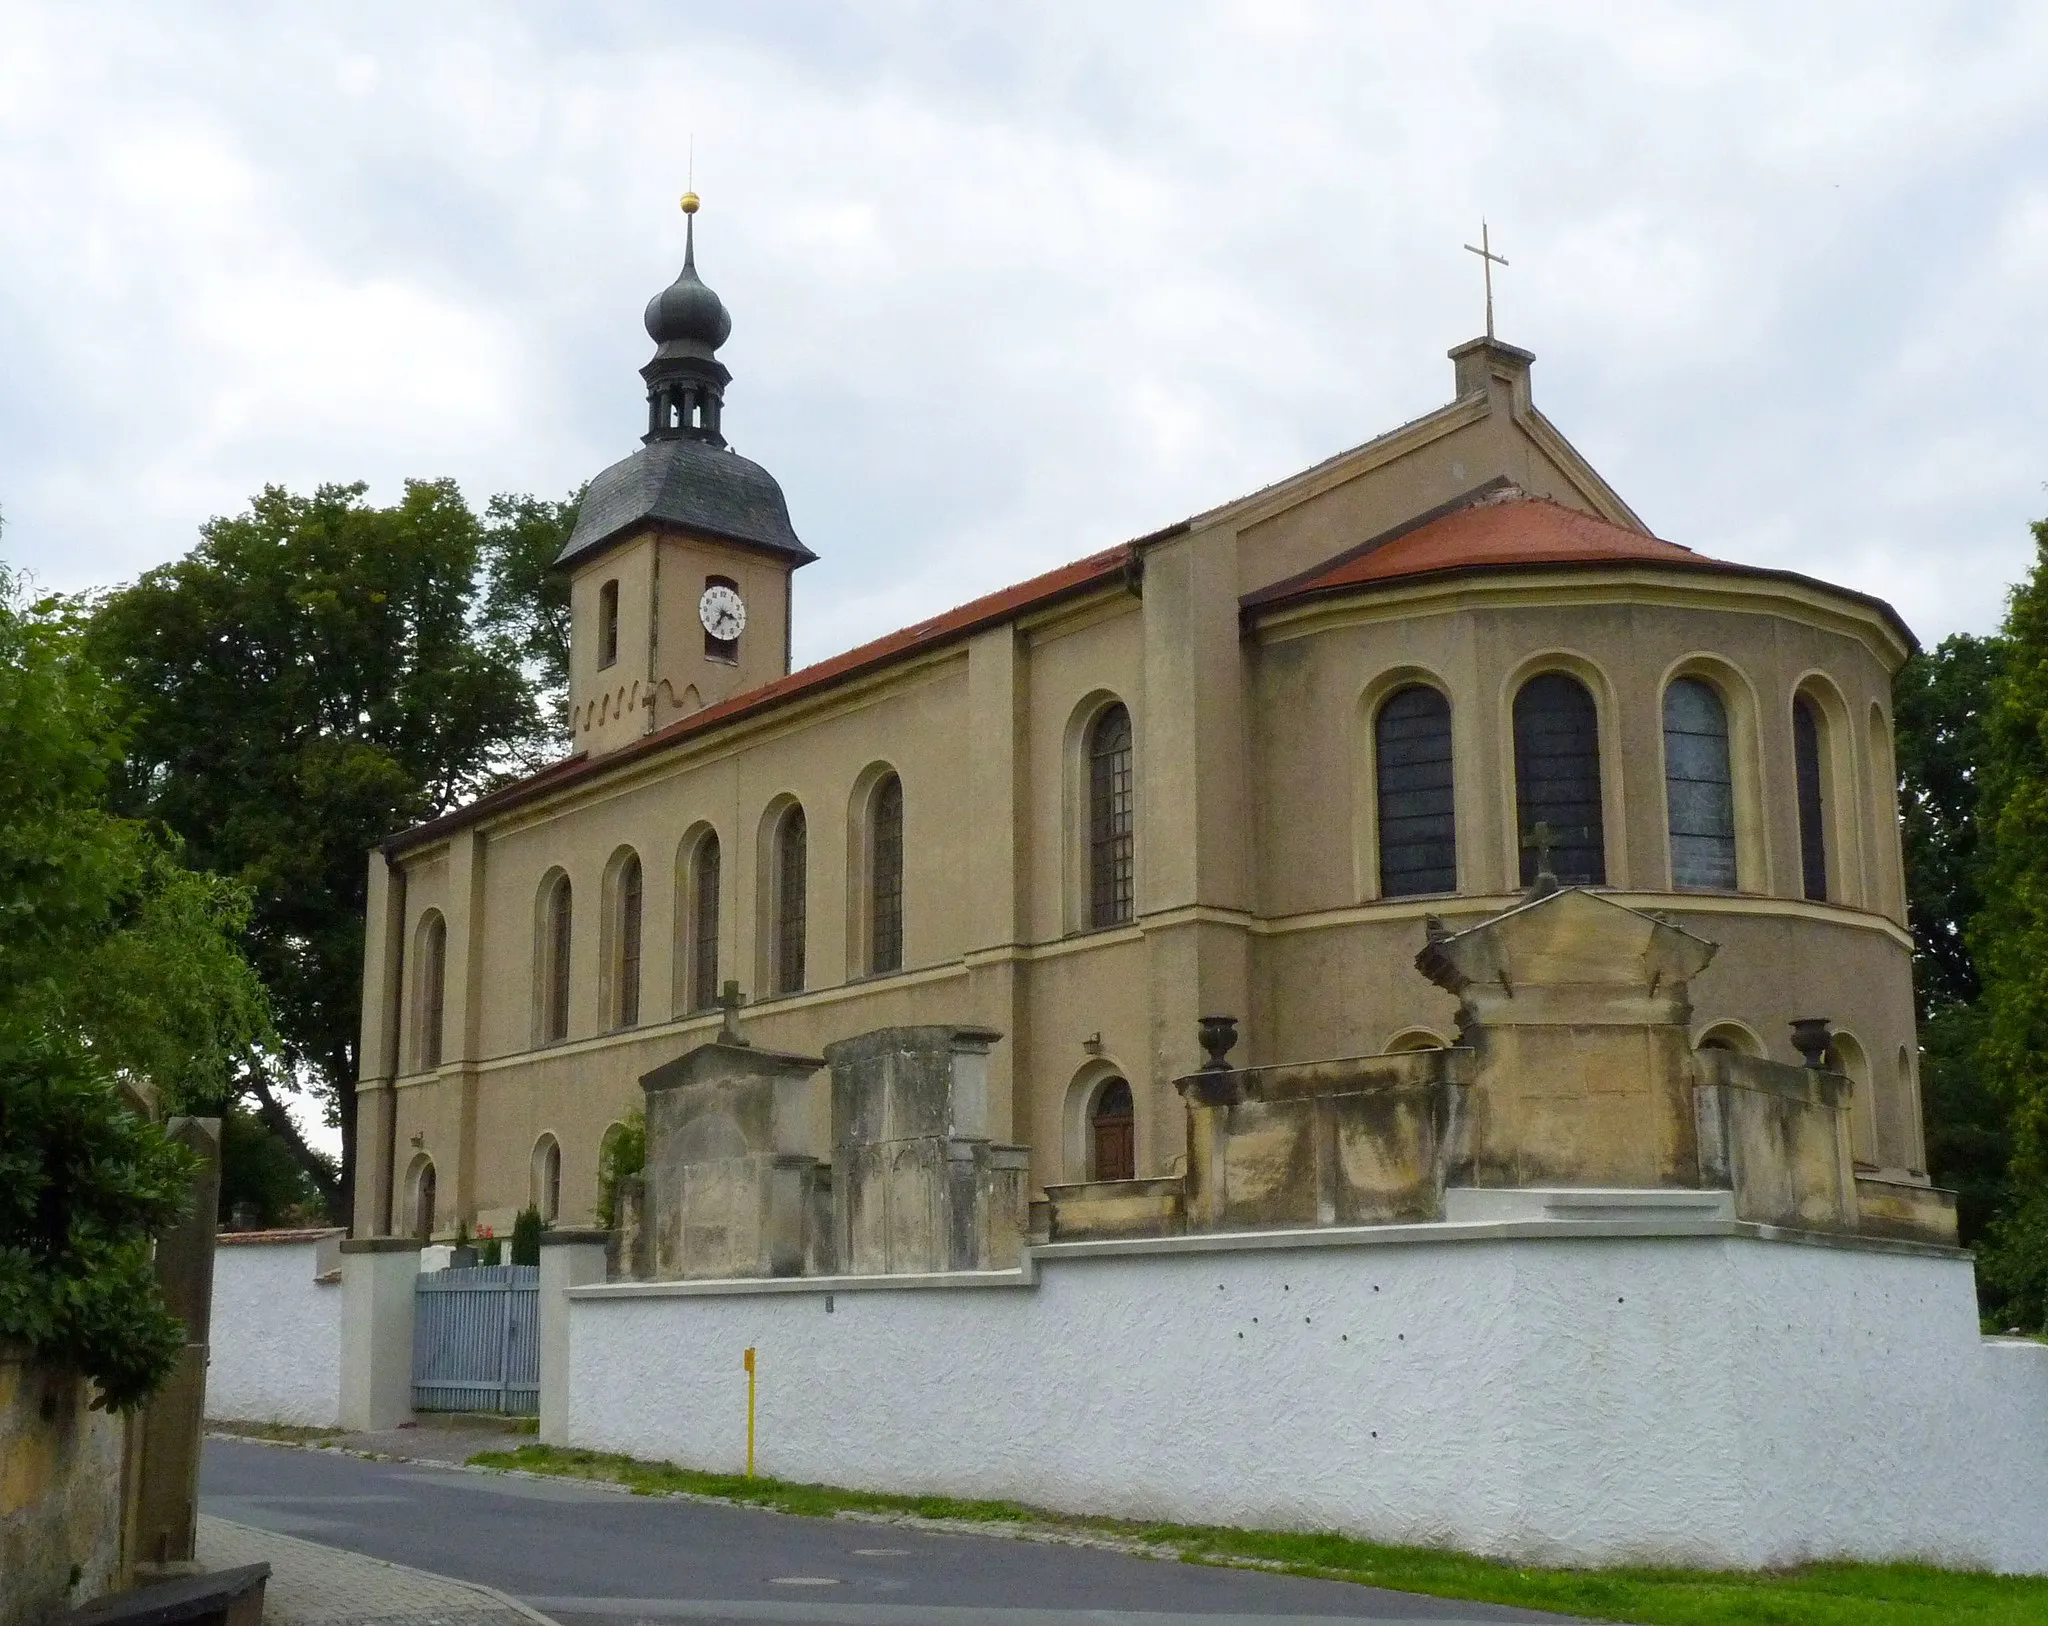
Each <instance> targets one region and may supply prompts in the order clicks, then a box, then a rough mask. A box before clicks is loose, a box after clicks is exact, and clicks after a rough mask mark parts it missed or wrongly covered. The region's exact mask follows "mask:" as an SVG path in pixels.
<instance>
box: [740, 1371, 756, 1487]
mask: <svg viewBox="0 0 2048 1626" xmlns="http://www.w3.org/2000/svg"><path fill="white" fill-rule="evenodd" d="M742 1364H743V1365H745V1367H746V1369H747V1477H748V1478H749V1479H752V1478H753V1477H754V1352H753V1350H752V1349H749V1350H748V1351H747V1354H746V1359H745V1361H744V1362H743V1363H742Z"/></svg>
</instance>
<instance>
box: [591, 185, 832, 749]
mask: <svg viewBox="0 0 2048 1626" xmlns="http://www.w3.org/2000/svg"><path fill="white" fill-rule="evenodd" d="M698 207H699V203H698V198H697V194H696V193H694V192H686V193H684V194H683V214H684V217H685V225H684V238H683V269H682V270H681V271H680V272H679V273H678V274H677V276H676V279H675V281H674V282H672V283H670V284H669V285H668V286H667V287H666V288H664V289H662V291H661V292H660V293H658V294H656V295H655V296H654V297H653V298H652V299H651V300H649V301H648V302H647V311H646V316H645V321H646V326H647V336H648V337H649V338H650V339H652V340H653V341H654V346H655V349H654V355H653V357H652V359H650V360H649V361H648V363H647V365H646V366H644V367H642V368H641V369H640V376H641V378H642V379H644V380H645V381H646V385H647V433H646V434H645V435H643V436H642V437H641V445H640V450H638V451H637V452H634V453H633V454H632V455H631V456H630V457H627V458H624V459H622V460H621V461H619V462H617V463H614V464H613V465H612V466H611V467H610V468H608V469H606V470H605V471H604V472H603V473H602V474H600V475H598V476H597V478H596V479H594V480H592V481H591V482H590V486H589V489H588V490H587V491H586V492H585V493H584V497H583V506H582V508H581V509H580V510H578V512H577V516H576V528H575V530H574V532H573V533H572V534H571V535H570V537H569V541H568V544H567V545H566V546H565V547H564V548H563V549H562V552H561V554H560V555H559V556H558V557H557V558H556V560H555V566H556V568H557V569H559V570H566V571H568V572H569V574H570V585H569V615H570V622H569V712H570V719H571V722H570V726H571V739H570V746H571V748H572V749H574V750H581V751H588V752H590V753H592V754H593V755H596V754H600V753H603V752H606V751H612V750H616V749H618V748H619V747H620V746H622V745H629V744H631V743H632V742H633V741H634V740H636V739H638V738H640V737H641V736H642V735H644V734H648V733H651V732H652V731H653V730H655V729H657V728H660V727H662V726H664V725H665V724H667V723H670V722H673V721H675V720H677V719H678V718H681V717H686V716H688V715H690V714H691V713H692V712H695V711H700V710H702V709H703V708H704V707H706V706H715V705H717V704H719V703H720V702H721V701H724V700H729V699H731V698H733V697H734V696H735V695H739V694H743V693H745V692H746V691H748V690H750V689H757V688H759V687H760V686H761V685H763V684H765V683H772V682H773V681H775V679H777V678H779V677H783V676H786V675H787V674H788V672H789V617H790V574H791V572H792V571H794V570H795V569H796V568H797V567H798V566H800V565H805V564H808V563H809V562H810V561H811V560H812V559H813V558H815V557H816V555H815V554H813V553H812V552H811V550H810V549H809V548H807V547H805V546H804V545H803V543H802V542H800V541H798V540H797V535H796V532H795V531H794V530H793V529H792V528H791V526H790V523H789V507H788V504H787V503H785V502H784V500H783V496H782V488H781V487H780V486H779V485H777V484H776V483H775V479H774V477H773V476H772V475H770V474H769V473H768V471H767V470H766V469H764V468H762V467H761V466H760V465H759V464H758V463H752V462H749V461H748V460H747V459H746V458H744V457H741V456H740V455H739V454H738V453H737V452H735V451H733V449H732V448H731V447H730V446H728V445H727V444H726V439H725V428H724V418H725V391H726V386H727V385H729V384H730V383H731V382H732V374H731V373H730V372H729V371H728V370H727V369H726V366H725V364H724V363H723V362H721V361H720V360H719V359H718V349H719V347H720V346H721V345H723V344H724V343H725V341H726V340H727V338H729V337H730V336H731V334H732V317H731V315H730V314H729V313H728V312H727V310H726V308H725V302H724V301H723V300H722V299H720V298H719V297H718V295H717V294H715V293H713V292H712V291H711V289H710V288H708V287H706V286H705V284H704V281H703V279H702V278H701V277H699V276H698V274H697V210H698Z"/></svg>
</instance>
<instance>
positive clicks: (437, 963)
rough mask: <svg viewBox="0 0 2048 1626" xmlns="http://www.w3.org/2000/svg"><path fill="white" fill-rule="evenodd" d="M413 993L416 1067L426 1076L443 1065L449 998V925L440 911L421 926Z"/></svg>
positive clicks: (434, 912)
mask: <svg viewBox="0 0 2048 1626" xmlns="http://www.w3.org/2000/svg"><path fill="white" fill-rule="evenodd" d="M416 963H417V967H418V969H417V970H416V971H415V972H414V976H415V978H416V979H417V980H416V982H415V983H414V991H413V1000H414V1007H413V1063H414V1066H415V1068H416V1069H417V1070H418V1071H420V1072H422V1073H430V1072H432V1071H433V1070H434V1069H435V1068H436V1067H439V1066H440V1065H441V1035H442V1021H443V1011H444V1008H445V1006H446V1004H447V994H448V923H447V922H446V921H445V920H443V919H442V918H441V913H440V911H439V910H437V909H430V910H429V911H427V916H426V918H425V919H424V920H422V921H421V922H420V931H419V953H418V958H417V962H416Z"/></svg>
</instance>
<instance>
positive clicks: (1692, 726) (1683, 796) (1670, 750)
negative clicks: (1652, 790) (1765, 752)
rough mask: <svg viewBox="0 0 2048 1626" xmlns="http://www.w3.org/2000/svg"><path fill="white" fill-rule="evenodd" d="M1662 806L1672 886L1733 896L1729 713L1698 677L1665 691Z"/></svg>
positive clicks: (1675, 682) (1674, 683)
mask: <svg viewBox="0 0 2048 1626" xmlns="http://www.w3.org/2000/svg"><path fill="white" fill-rule="evenodd" d="M1664 801H1665V808H1666V812H1667V815H1668V818H1669V822H1670V830H1671V884H1672V885H1673V886H1674V887H1677V888H1680V889H1682V890H1687V891H1719V892H1732V891H1734V890H1735V777H1734V775H1733V773H1732V772H1731V771H1730V769H1729V765H1728V708H1727V707H1726V706H1724V705H1723V704H1722V703H1721V696H1720V693H1719V692H1718V691H1717V690H1716V689H1715V688H1714V687H1713V685H1712V684H1710V683H1705V682H1702V681H1701V680H1700V679H1699V678H1695V677H1682V678H1676V679H1674V680H1673V681H1672V683H1671V686H1670V687H1669V688H1667V689H1666V690H1665V691H1664Z"/></svg>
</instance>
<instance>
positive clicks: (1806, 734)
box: [1792, 694, 1828, 903]
mask: <svg viewBox="0 0 2048 1626" xmlns="http://www.w3.org/2000/svg"><path fill="white" fill-rule="evenodd" d="M1826 730H1827V725H1826V724H1825V723H1823V722H1822V721H1821V715H1820V707H1818V706H1816V705H1815V704H1814V703H1813V701H1812V700H1811V699H1810V698H1808V697H1807V696H1806V695H1803V694H1798V695H1794V696H1793V697H1792V780H1793V785H1794V788H1795V790H1796V791H1797V794H1798V798H1799V878H1800V882H1801V892H1802V895H1803V896H1805V897H1807V898H1810V899H1812V900H1813V901H1814V902H1815V903H1825V902H1827V898H1828V835H1827V806H1826V801H1825V796H1826V775H1825V773H1824V771H1823V769H1822V766H1821V746H1822V743H1823V741H1824V739H1825V736H1826Z"/></svg>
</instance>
